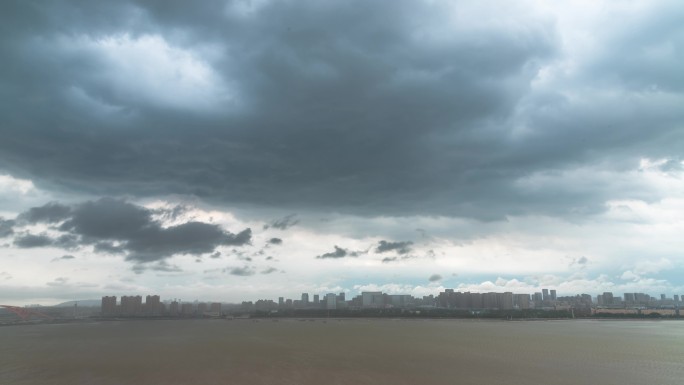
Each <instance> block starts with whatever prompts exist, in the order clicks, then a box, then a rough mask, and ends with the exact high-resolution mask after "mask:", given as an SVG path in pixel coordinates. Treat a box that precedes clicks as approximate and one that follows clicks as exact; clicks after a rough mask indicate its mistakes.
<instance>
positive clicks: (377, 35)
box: [0, 0, 684, 302]
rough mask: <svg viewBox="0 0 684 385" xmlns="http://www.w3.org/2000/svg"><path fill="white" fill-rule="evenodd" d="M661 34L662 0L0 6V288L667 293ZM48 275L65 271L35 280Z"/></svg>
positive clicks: (677, 141)
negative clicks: (34, 275)
mask: <svg viewBox="0 0 684 385" xmlns="http://www.w3.org/2000/svg"><path fill="white" fill-rule="evenodd" d="M682 20H684V7H682V5H681V3H680V2H679V1H674V0H673V1H636V0H634V1H625V2H601V1H586V2H582V1H579V2H578V1H573V2H562V1H561V2H552V3H549V2H536V1H520V2H505V3H504V2H498V1H497V2H494V1H492V2H487V1H452V2H447V1H445V2H433V1H392V2H391V4H390V3H388V2H386V1H268V0H259V1H247V0H245V1H202V2H199V3H189V2H181V1H178V2H176V1H158V2H157V1H140V2H137V1H119V2H115V3H112V2H99V1H51V2H42V1H26V0H22V1H3V2H1V3H0V32H2V34H0V55H1V56H0V57H2V59H1V60H0V101H1V102H2V103H0V137H1V138H2V140H0V216H1V218H0V244H4V245H5V247H4V248H3V249H0V258H2V259H1V260H0V262H2V264H1V265H0V288H2V287H4V288H5V290H3V292H5V293H14V292H16V293H20V292H22V291H23V292H24V293H25V292H27V290H25V288H27V287H28V288H30V289H29V290H28V291H29V292H31V290H33V292H34V293H36V294H35V295H34V296H33V297H31V296H28V297H26V298H62V297H65V296H72V295H74V290H75V293H82V294H83V295H94V296H97V295H100V294H103V293H104V294H106V293H109V292H112V293H114V291H116V290H114V289H111V288H110V289H107V288H105V287H104V286H102V285H100V286H98V285H95V286H88V285H91V284H95V283H94V282H98V280H97V279H96V278H94V277H97V276H98V274H100V273H94V271H104V270H102V269H105V270H108V271H109V272H110V273H111V272H112V271H116V273H111V274H110V275H111V277H110V278H109V279H110V280H111V281H112V282H114V283H115V284H116V285H120V287H122V288H123V287H126V288H128V289H127V290H130V291H137V290H149V291H160V290H162V288H163V287H164V288H165V289H164V290H166V292H165V293H167V294H168V295H171V296H173V295H174V294H173V293H172V291H173V290H176V289H177V290H179V291H182V290H186V292H187V293H189V294H188V295H191V294H192V295H197V296H206V295H209V293H216V292H217V291H218V290H232V291H233V292H234V293H238V294H235V295H236V296H245V297H249V296H259V295H263V296H274V295H275V294H276V293H278V292H279V291H281V290H299V291H303V290H310V291H313V290H321V291H325V290H327V289H330V290H361V289H363V288H371V287H380V286H382V285H385V286H384V288H385V290H395V291H397V290H398V291H402V290H410V291H412V292H415V293H418V292H421V290H423V289H420V288H421V287H423V286H424V287H425V290H424V292H430V291H433V292H436V290H438V288H439V287H440V286H439V285H446V286H449V285H451V286H454V287H455V286H457V285H466V286H467V287H472V288H473V289H478V288H489V287H490V286H487V285H488V283H487V282H489V284H492V285H494V286H491V287H498V288H501V287H504V286H506V285H508V286H506V287H508V288H509V289H510V288H511V287H513V289H511V290H528V289H529V290H530V291H534V290H535V288H537V286H538V285H541V284H542V283H546V284H550V285H555V286H557V287H561V288H562V287H563V286H562V285H566V287H567V291H572V290H575V289H581V287H582V285H586V286H587V288H586V289H583V290H584V291H586V292H595V291H598V289H599V288H601V289H604V288H608V289H611V288H614V289H615V290H616V291H619V290H623V289H624V290H627V289H629V288H634V289H638V288H642V289H643V290H665V291H668V293H669V292H676V291H677V290H680V291H684V290H681V289H682V288H683V287H684V281H682V279H681V278H680V277H681V275H680V276H679V277H677V276H676V274H674V273H673V272H677V271H679V272H682V270H684V267H683V266H682V263H681V262H680V261H681V260H682V255H681V251H680V250H682V246H684V244H682V241H681V240H679V238H680V237H679V236H678V235H680V234H681V230H682V229H683V228H684V224H683V222H682V219H681V218H684V212H683V211H682V209H683V207H684V204H683V202H684V179H683V178H684V163H683V161H684V150H683V149H684V108H682V106H684V75H683V73H684V72H682V70H681V63H682V62H684V24H682V22H681V21H682ZM45 250H52V251H50V253H49V254H50V255H45V253H44V251H45ZM79 253H80V254H79ZM62 256H70V257H72V258H64V257H62ZM209 257H211V258H209ZM268 258H270V259H268ZM51 261H53V263H51ZM41 263H46V264H48V263H49V264H50V268H49V269H48V270H46V272H45V273H44V275H43V276H41V279H43V281H44V282H48V283H49V284H48V283H46V284H44V285H43V283H42V282H41V283H39V284H37V283H35V282H32V281H31V280H30V279H29V276H28V275H27V272H28V271H29V270H30V269H29V268H28V266H29V265H31V264H41ZM69 264H71V265H74V266H75V265H78V266H79V268H80V269H88V270H89V271H90V272H89V273H87V274H86V273H83V272H81V273H79V272H78V271H75V270H69V271H67V270H63V271H60V272H59V273H58V274H62V275H61V276H55V275H54V274H57V273H50V271H53V272H56V271H57V270H58V269H66V267H65V266H67V265H69ZM103 264H104V265H103ZM105 265H106V266H105ZM275 265H278V266H275ZM491 266H496V267H497V268H498V269H499V271H493V270H492V269H490V268H488V267H491ZM640 266H641V267H640ZM643 266H651V267H643ZM653 266H655V267H653ZM56 269H57V270H56ZM668 271H669V272H670V273H671V274H670V275H668V274H667V272H668ZM266 272H268V273H266ZM276 273H277V274H276ZM51 274H52V275H51ZM88 274H91V275H90V278H88V277H89V275H88ZM101 274H105V273H101ZM112 274H113V275H112ZM541 277H546V278H543V279H542V278H541ZM549 277H552V278H549ZM58 278H65V279H66V280H64V279H62V280H58ZM236 279H239V280H240V281H235V280H236ZM498 279H502V280H503V281H500V280H498ZM77 282H78V283H79V284H84V285H85V286H83V287H86V288H88V289H87V290H88V291H78V290H77V289H74V287H81V286H78V284H77ZM292 282H298V283H300V282H301V286H297V287H295V286H293V285H292ZM497 282H498V283H497ZM521 282H522V283H521ZM525 282H527V283H525ZM571 282H575V283H571ZM582 282H584V283H582ZM114 283H113V284H114ZM518 284H520V285H521V286H519V287H518V286H515V285H518ZM3 285H5V286H3ZM41 285H42V286H41ZM174 285H177V286H174ZM193 285H194V286H193ZM373 285H375V286H373ZM388 285H389V286H388ZM391 285H394V286H391ZM421 285H422V286H421ZM468 285H470V286H468ZM482 285H484V286H482ZM525 285H528V286H525ZM48 287H49V288H50V290H47V288H48ZM189 287H195V289H192V290H190V289H188V288H189ZM464 287H465V286H464ZM21 288H24V289H21ZM56 288H61V289H60V290H57V289H56ZM41 290H45V291H44V292H43V291H41ZM122 290H123V289H122ZM193 290H194V291H193ZM482 290H485V289H482ZM124 291H125V290H124ZM190 293H191V294H190ZM295 294H296V293H292V295H295ZM653 294H655V293H653ZM17 295H18V294H17ZM211 295H214V294H211ZM6 296H7V297H6V298H2V297H0V301H5V302H9V301H13V300H14V299H13V298H15V297H14V296H13V294H6ZM217 296H218V295H217ZM218 297H219V299H220V296H218ZM234 299H235V300H237V299H240V298H234ZM17 301H18V300H17ZM20 302H21V301H20Z"/></svg>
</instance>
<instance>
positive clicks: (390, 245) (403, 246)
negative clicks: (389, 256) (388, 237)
mask: <svg viewBox="0 0 684 385" xmlns="http://www.w3.org/2000/svg"><path fill="white" fill-rule="evenodd" d="M411 245H413V242H411V241H405V242H388V241H380V242H378V247H376V248H375V252H376V253H385V252H388V251H395V252H396V253H397V254H408V253H409V252H410V251H411Z"/></svg>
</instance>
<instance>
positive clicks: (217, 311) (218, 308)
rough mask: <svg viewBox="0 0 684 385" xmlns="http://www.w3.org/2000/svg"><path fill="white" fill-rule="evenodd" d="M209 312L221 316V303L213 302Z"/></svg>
mask: <svg viewBox="0 0 684 385" xmlns="http://www.w3.org/2000/svg"><path fill="white" fill-rule="evenodd" d="M209 311H210V312H212V313H214V314H221V302H212V303H211V305H209Z"/></svg>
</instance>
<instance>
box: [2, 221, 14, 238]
mask: <svg viewBox="0 0 684 385" xmlns="http://www.w3.org/2000/svg"><path fill="white" fill-rule="evenodd" d="M13 226H14V221H13V220H11V219H4V218H2V217H0V238H4V237H8V236H10V235H12V234H14V229H13Z"/></svg>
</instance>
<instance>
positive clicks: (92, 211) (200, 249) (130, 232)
mask: <svg viewBox="0 0 684 385" xmlns="http://www.w3.org/2000/svg"><path fill="white" fill-rule="evenodd" d="M43 207H45V206H43ZM67 208H68V209H69V210H68V212H69V216H68V217H67V218H60V220H64V219H66V220H65V221H64V223H62V224H61V225H60V227H59V230H60V231H62V232H64V233H63V234H61V235H60V236H58V237H57V238H54V239H53V238H51V237H49V236H47V235H45V234H41V235H32V234H26V235H22V236H18V237H16V238H15V239H14V244H15V245H17V246H18V247H24V248H26V247H45V246H55V247H61V248H65V249H72V248H76V247H78V246H79V245H80V244H82V245H93V249H94V250H95V251H96V252H107V253H125V254H126V259H128V260H132V261H135V262H150V261H156V260H161V259H164V258H166V257H170V256H172V255H174V254H190V255H201V254H205V253H206V254H208V253H213V252H215V249H216V248H217V247H218V246H223V245H225V246H242V245H246V244H249V243H250V242H251V237H252V232H251V230H250V229H245V230H242V231H241V232H239V233H237V234H233V233H230V232H227V231H225V230H223V229H222V228H221V227H220V226H218V225H215V224H209V223H203V222H195V221H191V222H186V223H181V224H178V225H174V226H168V227H163V226H162V223H161V222H159V221H156V220H154V219H153V217H152V215H153V212H152V211H151V210H149V209H147V208H145V207H142V206H137V205H134V204H132V203H129V202H126V201H123V200H117V199H111V198H102V199H99V200H97V201H88V202H84V203H81V204H79V205H76V206H74V207H67ZM28 212H29V213H30V212H34V213H35V212H36V211H31V210H29V211H28ZM22 215H23V214H22ZM39 217H40V216H39ZM40 218H45V217H44V216H43V217H40Z"/></svg>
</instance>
